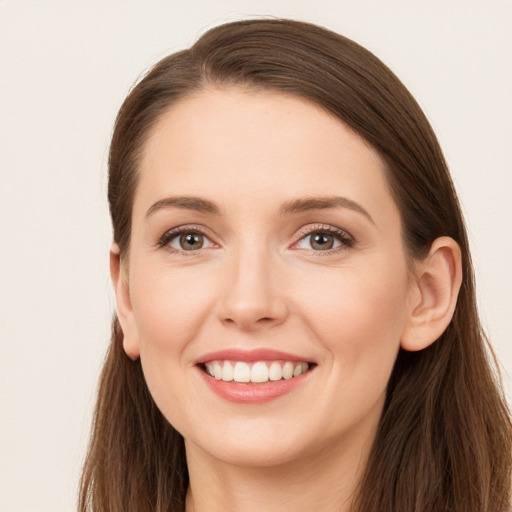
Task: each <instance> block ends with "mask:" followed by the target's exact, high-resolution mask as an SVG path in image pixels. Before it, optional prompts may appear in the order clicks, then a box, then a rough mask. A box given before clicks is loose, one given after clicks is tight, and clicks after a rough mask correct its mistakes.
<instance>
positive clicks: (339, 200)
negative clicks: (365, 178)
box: [281, 196, 375, 224]
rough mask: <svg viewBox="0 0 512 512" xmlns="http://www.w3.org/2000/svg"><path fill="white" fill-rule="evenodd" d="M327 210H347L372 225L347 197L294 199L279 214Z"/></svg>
mask: <svg viewBox="0 0 512 512" xmlns="http://www.w3.org/2000/svg"><path fill="white" fill-rule="evenodd" d="M329 208H348V209H349V210H353V211H355V212H357V213H360V214H362V215H364V216H365V217H366V218H367V219H368V220H369V221H370V222H371V223H372V224H375V221H374V220H373V219H372V216H371V215H370V214H369V213H368V212H367V211H366V210H365V209H364V208H363V207H362V206H361V205H360V204H359V203H356V202H355V201H352V199H348V197H341V196H327V197H311V198H301V199H294V200H293V201H289V202H288V203H285V204H284V205H283V206H282V207H281V214H283V215H285V214H290V213H302V212H307V211H310V210H327V209H329Z"/></svg>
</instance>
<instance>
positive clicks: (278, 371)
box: [268, 361, 283, 380]
mask: <svg viewBox="0 0 512 512" xmlns="http://www.w3.org/2000/svg"><path fill="white" fill-rule="evenodd" d="M268 378H269V379H270V380H281V379H282V378H283V369H282V368H281V365H280V364H279V363H278V362H277V361H274V362H273V363H272V364H271V365H270V368H269V369H268Z"/></svg>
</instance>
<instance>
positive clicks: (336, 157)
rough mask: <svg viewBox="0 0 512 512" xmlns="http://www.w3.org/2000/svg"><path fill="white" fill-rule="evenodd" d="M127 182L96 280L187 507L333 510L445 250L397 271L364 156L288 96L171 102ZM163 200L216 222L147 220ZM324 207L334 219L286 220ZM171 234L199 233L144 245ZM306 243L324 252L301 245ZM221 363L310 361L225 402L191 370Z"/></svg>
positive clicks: (352, 137) (444, 295) (449, 272)
mask: <svg viewBox="0 0 512 512" xmlns="http://www.w3.org/2000/svg"><path fill="white" fill-rule="evenodd" d="M139 172H140V176H139V182H138V185H137V189H136V193H135V199H134V206H133V216H132V221H133V226H132V238H131V242H130V251H129V261H122V262H120V260H119V256H118V252H117V250H116V248H115V247H114V249H113V251H112V276H113V280H114V287H115V291H116V297H117V306H118V314H119V318H120V321H121V324H122V327H123V332H124V335H125V341H124V343H125V345H124V346H125V350H126V352H127V354H128V355H129V356H130V357H132V358H137V357H139V356H140V358H141V362H142V365H143V369H144V374H145V377H146V380H147V383H148V386H149V389H150V391H151V393H152V395H153V397H154V399H155V401H156V403H157V405H158V407H159V408H160V409H161V411H162V413H163V414H164V416H165V417H166V418H167V419H168V421H169V422H170V423H171V424H172V425H173V426H174V427H175V428H176V429H177V430H178V431H179V432H181V434H182V435H183V436H184V438H185V444H186V449H187V460H188V465H189V473H190V481H191V486H190V489H189V494H188V498H187V510H196V511H203V510H208V511H210V512H211V511H214V512H215V511H217V510H218V511H221V510H222V511H226V510H233V511H244V512H250V511H253V510H255V511H256V510H267V511H273V510H276V511H277V510H279V511H282V510H296V511H301V510H304V511H306V510H308V511H310V510H319V509H321V510H324V511H329V510H333V511H334V510H336V511H340V510H348V507H349V503H350V499H351V495H352V494H353V492H354V489H355V487H356V485H357V480H358V477H359V476H360V474H361V471H362V468H364V465H365V462H366V459H367V457H368V451H369V449H370V447H371V443H372V441H373V439H374V436H375V431H376V428H377V425H378V421H379V417H380V414H381V412H382V407H383V403H384V398H385V390H386V385H387V382H388V380H389V376H390V374H391V370H392V367H393V363H394V361H395V358H396V355H397V352H398V350H399V348H400V346H401V344H402V346H404V347H405V348H407V349H411V350H419V349H421V348H424V347H425V346H427V345H428V344H430V343H432V342H433V341H434V340H435V339H436V338H437V336H438V335H439V334H440V333H441V332H442V330H444V327H445V324H446V323H447V322H448V321H449V318H451V314H452V312H453V308H454V307H455V301H454V296H455V298H456V291H457V290H458V287H457V283H458V282H459V281H460V279H459V277H460V256H459V259H457V257H458V253H457V247H456V244H455V243H454V242H453V241H450V239H439V241H437V242H436V244H435V246H434V247H433V250H432V251H431V255H430V257H429V258H428V261H426V262H421V264H420V263H419V262H418V263H417V264H416V265H415V267H414V268H415V271H414V272H413V274H411V272H410V265H408V263H410V262H408V261H407V257H406V251H405V248H404V246H403V242H402V237H401V221H400V213H399V211H398V209H397V206H396V204H395V203H394V201H393V199H392V196H391V194H390V191H389V189H388V185H387V182H386V177H385V172H384V166H383V163H382V161H381V159H380V157H379V155H378V154H377V152H376V151H375V150H373V149H372V148H371V147H370V146H369V145H368V144H366V143H365V142H364V141H363V140H362V139H361V138H360V137H359V136H358V135H357V134H356V133H354V132H353V131H352V130H350V129H349V128H348V127H347V126H346V125H344V124H343V123H342V122H340V120H338V119H336V118H334V117H333V116H331V115H330V114H328V113H326V112H325V111H323V110H322V109H321V108H319V107H318V106H316V105H314V104H312V103H310V102H307V101H305V100H302V99H300V98H296V97H293V96H287V95H283V94H278V93H271V92H258V93H255V92H250V91H246V90H242V89H237V88H231V89H223V90H204V91H201V92H199V93H196V94H194V95H192V96H190V97H188V98H186V99H184V100H181V101H180V102H178V103H177V104H176V105H174V106H173V107H171V108H170V109H169V111H168V112H166V113H165V114H164V115H163V116H162V117H161V118H160V120H159V121H158V123H157V125H156V126H155V127H154V129H153V131H152V132H151V134H150V137H149V139H148V141H147V143H146V146H145V148H144V153H143V158H142V161H141V164H140V169H139ZM181 196H186V197H189V196H193V197H198V198H201V199H202V200H205V201H209V202H210V203H214V204H215V205H216V208H217V209H218V212H217V213H212V212H209V211H199V210H197V209H194V208H190V207H183V204H182V205H181V206H177V205H174V206H172V205H168V206H166V207H155V206H154V205H155V204H157V203H158V202H159V201H160V202H161V201H162V200H165V199H166V198H169V197H173V198H176V197H181ZM333 196H341V197H343V198H345V202H344V204H342V205H338V206H332V207H329V208H312V209H307V210H304V211H290V208H289V206H290V204H291V202H293V201H295V200H297V199H301V200H303V199H311V198H332V197H333ZM346 199H348V200H349V201H350V202H347V201H346ZM182 203H183V202H182ZM161 204H162V203H160V205H161ZM188 204H189V206H190V204H191V203H190V201H189V203H188ZM286 205H288V209H287V211H285V212H283V208H284V207H285V206H286ZM354 205H356V206H354ZM148 211H150V213H149V214H148ZM178 226H188V227H189V231H191V232H194V231H195V230H197V229H200V230H201V233H202V234H203V236H204V238H203V246H202V248H200V249H196V250H191V251H190V250H186V249H185V248H183V246H180V241H179V236H177V237H175V238H170V237H169V236H168V237H167V239H166V240H165V244H164V245H162V244H159V241H160V240H161V239H162V237H163V235H165V233H167V232H169V230H171V229H173V228H176V227H178ZM332 229H336V230H341V233H342V238H341V239H340V238H338V235H337V234H334V235H333V234H332V232H331V231H326V230H332ZM315 230H316V231H322V230H323V231H322V232H323V233H325V235H327V237H330V236H332V237H333V238H328V240H329V241H333V242H334V249H332V250H329V251H323V250H320V249H319V248H318V246H313V245H312V244H311V242H312V239H311V236H310V235H311V233H312V232H313V231H315ZM347 240H349V241H348V242H347ZM452 242H453V243H452ZM229 348H236V349H244V350H245V349H254V348H273V349H277V350H281V351H284V352H288V353H290V354H294V355H297V356H300V358H303V360H304V361H308V362H314V363H315V364H314V365H313V366H314V368H313V370H312V371H311V372H310V374H309V375H308V378H307V379H304V381H303V383H302V384H301V385H299V386H298V387H297V388H295V389H294V390H293V391H292V392H290V393H287V394H285V395H284V396H281V397H279V398H277V399H274V400H271V401H269V402H267V403H265V404H238V403H232V402H229V401H226V400H225V399H223V398H221V397H219V396H218V395H216V394H215V393H213V392H212V391H211V390H210V389H209V388H208V387H207V386H206V385H205V383H204V378H202V376H201V375H200V370H198V367H197V366H196V364H195V363H196V362H197V360H198V359H199V358H201V357H202V356H203V355H204V354H206V353H209V352H212V351H217V350H223V349H229ZM305 486H307V489H308V492H307V493H304V488H305ZM340 504H342V507H343V508H340ZM319 507H320V508H319Z"/></svg>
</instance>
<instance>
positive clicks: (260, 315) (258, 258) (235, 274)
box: [221, 237, 286, 330]
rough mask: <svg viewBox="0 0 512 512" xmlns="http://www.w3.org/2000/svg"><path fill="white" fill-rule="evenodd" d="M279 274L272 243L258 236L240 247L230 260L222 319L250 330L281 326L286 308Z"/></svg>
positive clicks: (234, 249)
mask: <svg viewBox="0 0 512 512" xmlns="http://www.w3.org/2000/svg"><path fill="white" fill-rule="evenodd" d="M277 275H278V269H277V261H276V256H275V254H273V252H272V251H271V250H270V249H269V247H268V244H265V243H264V242H262V240H259V241H258V240H255V239H254V237H253V238H251V239H248V240H244V241H241V242H240V243H239V244H237V245H236V247H234V248H233V250H232V251H231V253H230V255H229V257H228V258H227V261H226V275H225V289H224V294H223V300H222V305H221V319H222V320H223V321H225V322H228V323H234V324H237V325H238V326H239V327H242V328H244V329H249V330H251V329H256V328H259V327H262V326H263V325H267V326H268V325H276V324H279V323H281V322H282V321H283V320H284V318H285V316H286V305H285V301H284V297H283V296H282V295H281V291H280V290H279V288H278V283H277V282H276V277H277Z"/></svg>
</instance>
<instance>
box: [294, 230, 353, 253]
mask: <svg viewBox="0 0 512 512" xmlns="http://www.w3.org/2000/svg"><path fill="white" fill-rule="evenodd" d="M317 234H319V235H322V234H323V235H325V234H326V235H330V236H332V237H334V238H335V239H336V240H337V241H338V242H340V245H339V246H338V247H334V248H332V249H326V250H317V251H315V250H314V249H311V251H312V252H313V253H314V254H315V255H317V256H328V255H329V254H333V253H337V252H340V251H343V250H347V249H352V248H353V247H355V245H356V239H355V238H354V237H353V236H352V235H350V234H349V233H347V232H346V231H345V230H343V229H340V228H336V227H334V226H329V225H326V224H317V225H315V226H307V227H305V228H303V229H302V230H301V231H299V235H298V236H299V240H298V241H297V242H295V243H294V244H293V246H297V245H298V244H299V243H300V242H302V241H303V240H306V239H307V238H308V237H312V236H313V235H317Z"/></svg>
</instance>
